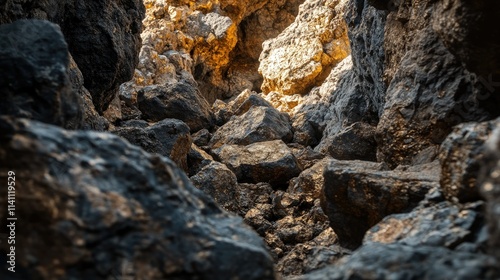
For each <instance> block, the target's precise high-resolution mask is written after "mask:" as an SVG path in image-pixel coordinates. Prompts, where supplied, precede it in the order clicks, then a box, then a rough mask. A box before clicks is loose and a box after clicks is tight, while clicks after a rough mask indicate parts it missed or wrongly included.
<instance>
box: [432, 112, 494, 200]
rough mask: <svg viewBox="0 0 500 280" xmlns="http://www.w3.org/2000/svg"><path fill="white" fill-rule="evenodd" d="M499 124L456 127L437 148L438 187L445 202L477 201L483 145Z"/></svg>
mask: <svg viewBox="0 0 500 280" xmlns="http://www.w3.org/2000/svg"><path fill="white" fill-rule="evenodd" d="M499 122H500V119H497V120H495V121H490V122H483V123H479V124H478V123H465V124H461V125H458V126H457V127H455V128H454V130H453V132H452V133H451V134H450V135H448V137H447V138H446V140H445V141H444V142H443V144H442V145H441V152H440V155H439V157H440V160H441V166H442V169H441V181H440V183H441V188H442V189H443V193H444V195H445V197H446V198H447V199H448V200H450V201H453V200H455V199H458V201H460V202H468V201H475V200H478V199H480V198H481V197H480V194H479V185H478V184H477V179H478V177H479V170H480V169H481V165H483V161H484V156H485V153H484V150H485V146H484V143H485V142H486V140H487V139H488V138H489V137H490V135H491V132H492V131H493V129H494V128H495V127H496V126H497V124H498V123H499Z"/></svg>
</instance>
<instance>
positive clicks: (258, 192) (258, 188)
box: [238, 183, 273, 217]
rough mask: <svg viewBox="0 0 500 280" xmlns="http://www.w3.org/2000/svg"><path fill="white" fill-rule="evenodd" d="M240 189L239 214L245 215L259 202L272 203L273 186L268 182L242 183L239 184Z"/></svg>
mask: <svg viewBox="0 0 500 280" xmlns="http://www.w3.org/2000/svg"><path fill="white" fill-rule="evenodd" d="M238 189H239V192H238V193H239V198H238V206H239V214H240V215H241V216H243V217H244V216H245V214H246V213H247V212H248V211H250V210H251V209H253V208H255V206H256V205H257V204H271V195H272V192H273V187H272V186H271V185H269V184H267V183H257V184H249V183H241V184H238Z"/></svg>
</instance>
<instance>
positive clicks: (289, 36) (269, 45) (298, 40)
mask: <svg viewBox="0 0 500 280" xmlns="http://www.w3.org/2000/svg"><path fill="white" fill-rule="evenodd" d="M344 3H345V1H344V2H343V1H325V0H307V1H305V2H304V3H303V4H302V5H301V6H300V9H299V14H298V15H297V17H296V19H295V22H294V23H293V24H292V25H290V26H289V27H287V28H286V29H285V30H284V31H283V32H282V33H281V34H280V35H279V36H278V37H276V38H274V39H271V40H268V41H266V42H264V44H263V50H262V53H261V55H260V58H259V60H260V65H259V73H260V74H261V75H262V76H263V78H264V81H263V83H262V87H261V88H262V91H263V92H264V93H269V92H271V91H276V92H279V93H281V94H284V95H292V94H304V93H306V91H307V90H308V89H310V88H312V87H313V86H316V85H320V84H321V83H322V82H323V80H324V79H325V78H326V77H327V76H328V74H329V72H330V70H331V69H332V67H333V66H335V64H336V63H338V62H340V61H341V60H342V59H344V58H345V57H346V56H347V55H349V51H350V48H349V40H348V39H347V28H346V25H345V22H344V20H343V18H342V16H341V15H342V10H343V6H344V5H343V4H344Z"/></svg>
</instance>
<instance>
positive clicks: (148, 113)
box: [137, 82, 214, 132]
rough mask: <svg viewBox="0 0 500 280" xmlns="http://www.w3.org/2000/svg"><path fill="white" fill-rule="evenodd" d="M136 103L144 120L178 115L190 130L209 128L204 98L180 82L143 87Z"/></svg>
mask: <svg viewBox="0 0 500 280" xmlns="http://www.w3.org/2000/svg"><path fill="white" fill-rule="evenodd" d="M137 102H138V105H139V109H140V110H141V112H142V114H143V118H144V119H145V120H148V121H153V122H157V121H160V120H162V119H165V118H178V119H180V120H182V121H184V122H185V123H186V124H187V125H188V126H189V128H190V129H191V131H192V132H196V131H198V130H201V129H204V128H207V129H210V128H211V127H212V125H213V122H214V120H213V115H212V113H211V112H210V106H209V105H208V103H207V101H206V100H205V99H204V98H203V97H202V96H200V94H199V91H198V90H197V89H196V87H195V86H193V85H191V84H187V83H184V82H179V83H176V84H173V85H168V86H159V85H156V86H149V87H145V88H143V89H141V90H140V91H139V93H138V96H137Z"/></svg>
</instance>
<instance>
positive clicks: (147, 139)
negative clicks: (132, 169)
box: [113, 119, 192, 171]
mask: <svg viewBox="0 0 500 280" xmlns="http://www.w3.org/2000/svg"><path fill="white" fill-rule="evenodd" d="M113 133H114V134H116V135H119V136H121V137H123V138H125V139H127V140H128V141H129V142H130V143H132V144H134V145H137V146H139V147H141V148H143V149H144V150H145V151H147V152H149V153H157V154H160V155H163V156H167V157H169V158H170V159H171V160H173V161H174V162H175V163H177V165H178V166H179V167H180V168H182V169H183V170H185V171H187V169H188V166H187V154H188V152H189V150H190V148H191V143H192V139H191V135H190V134H189V127H188V126H187V125H186V124H185V123H184V122H182V121H180V120H176V119H164V120H162V121H160V122H157V123H155V124H154V125H151V126H149V127H146V128H140V127H137V126H132V127H120V128H117V129H116V130H114V131H113Z"/></svg>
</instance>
